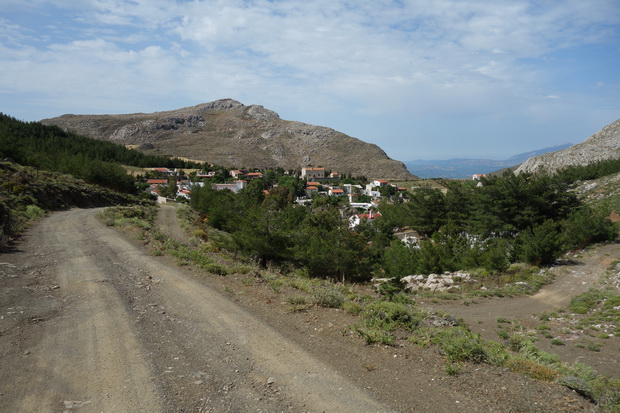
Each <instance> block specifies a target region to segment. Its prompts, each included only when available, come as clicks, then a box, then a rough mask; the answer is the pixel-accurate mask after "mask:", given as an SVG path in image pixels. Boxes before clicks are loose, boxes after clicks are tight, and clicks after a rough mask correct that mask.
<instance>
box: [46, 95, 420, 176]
mask: <svg viewBox="0 0 620 413" xmlns="http://www.w3.org/2000/svg"><path fill="white" fill-rule="evenodd" d="M41 123H44V124H47V125H57V126H59V127H61V128H63V129H66V130H69V131H71V132H75V133H78V134H81V135H86V136H89V137H93V138H96V139H102V140H109V141H113V142H116V143H120V144H123V145H135V146H136V147H137V148H138V149H139V150H141V151H143V152H147V153H151V154H160V155H172V156H178V157H186V158H190V159H195V160H201V161H206V162H210V163H212V164H216V165H222V166H226V167H246V168H261V169H264V168H277V167H281V168H284V169H286V170H290V169H296V170H298V169H301V168H302V167H304V166H309V165H312V166H322V167H325V168H326V169H328V170H332V171H337V172H340V173H341V174H345V173H346V174H352V175H354V176H360V175H364V176H367V177H369V178H386V179H413V178H415V176H413V175H411V174H410V173H409V172H408V171H407V168H406V167H405V165H404V164H403V163H402V162H399V161H395V160H393V159H390V158H389V157H388V156H387V155H386V154H385V152H384V151H383V150H382V149H381V148H379V147H378V146H377V145H373V144H369V143H366V142H362V141H361V140H359V139H356V138H352V137H350V136H348V135H345V134H343V133H340V132H337V131H335V130H333V129H330V128H326V127H322V126H314V125H309V124H305V123H301V122H294V121H286V120H283V119H280V117H279V115H278V114H277V113H275V112H273V111H270V110H268V109H265V108H263V107H262V106H258V105H250V106H245V105H243V104H242V103H240V102H238V101H236V100H232V99H221V100H217V101H214V102H209V103H204V104H200V105H197V106H193V107H188V108H182V109H178V110H173V111H166V112H156V113H150V114H144V113H137V114H126V115H63V116H60V117H57V118H52V119H44V120H42V121H41Z"/></svg>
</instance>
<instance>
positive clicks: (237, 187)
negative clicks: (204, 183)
mask: <svg viewBox="0 0 620 413" xmlns="http://www.w3.org/2000/svg"><path fill="white" fill-rule="evenodd" d="M246 185H247V182H246V181H242V180H238V181H233V182H232V183H225V184H213V186H212V188H213V189H215V190H217V191H223V190H224V189H229V190H231V191H233V192H234V193H237V192H239V191H241V190H242V189H243V188H245V187H246Z"/></svg>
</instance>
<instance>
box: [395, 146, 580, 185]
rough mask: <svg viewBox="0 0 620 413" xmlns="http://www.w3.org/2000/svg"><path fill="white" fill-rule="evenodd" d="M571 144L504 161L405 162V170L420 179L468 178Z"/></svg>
mask: <svg viewBox="0 0 620 413" xmlns="http://www.w3.org/2000/svg"><path fill="white" fill-rule="evenodd" d="M570 145H571V144H570V143H566V144H563V145H558V146H552V147H549V148H544V149H539V150H536V151H530V152H524V153H520V154H518V155H514V156H511V157H510V158H508V159H506V160H491V159H468V158H454V159H446V160H430V161H429V160H414V161H408V162H405V165H406V166H407V169H409V171H410V172H411V173H413V174H415V175H417V176H419V177H420V178H450V179H464V178H470V177H471V176H472V175H473V174H488V173H491V172H495V171H497V170H499V169H504V168H510V167H513V166H517V165H519V164H521V163H523V162H525V161H526V160H527V159H529V158H531V157H532V156H537V155H542V154H545V153H548V152H554V151H559V150H562V149H565V148H568V147H569V146H570Z"/></svg>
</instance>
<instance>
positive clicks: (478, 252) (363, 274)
mask: <svg viewBox="0 0 620 413" xmlns="http://www.w3.org/2000/svg"><path fill="white" fill-rule="evenodd" d="M619 166H620V163H619ZM592 169H596V168H592ZM600 170H608V169H605V168H601V169H600ZM567 174H572V176H576V174H575V168H571V170H569V171H568V172H567ZM579 176H583V175H579ZM573 182H574V181H573V180H572V179H570V178H569V177H568V176H567V175H563V174H562V173H558V174H556V175H553V176H550V175H531V174H521V175H514V174H512V173H510V172H507V173H504V174H503V175H501V176H492V177H488V178H484V179H483V180H482V181H481V186H476V185H475V183H472V182H464V181H446V182H444V185H445V186H446V187H447V191H441V190H438V189H431V188H428V187H422V188H418V189H416V190H412V191H408V192H407V194H406V195H405V196H404V197H401V198H395V197H393V198H392V199H391V200H385V201H383V202H382V203H381V204H380V206H379V212H380V213H381V214H382V217H381V218H380V219H377V220H375V221H373V222H371V223H369V222H362V224H360V225H359V226H357V227H356V228H355V229H354V230H351V229H350V228H349V224H348V217H349V216H351V215H352V214H354V213H356V212H357V211H355V210H353V209H351V208H350V207H349V208H347V206H346V204H345V203H344V202H341V201H340V200H339V198H336V197H315V198H314V199H313V201H312V204H311V206H309V207H302V206H299V205H295V204H294V200H295V193H296V192H297V191H298V190H299V186H297V187H295V186H287V185H283V186H278V187H276V188H274V189H272V190H271V191H270V192H269V193H268V194H265V193H264V192H263V189H264V188H263V187H262V186H261V184H260V183H259V182H258V181H257V182H251V185H249V186H248V187H247V188H245V189H244V190H242V191H240V192H239V193H238V194H234V193H232V192H230V191H216V190H214V189H212V188H210V187H208V186H205V187H202V188H196V189H194V190H193V192H192V199H191V206H192V207H193V208H194V209H195V210H196V211H198V212H200V213H201V214H203V217H204V218H205V219H206V221H207V223H208V225H211V226H213V227H214V228H217V229H219V230H223V231H226V232H228V233H230V234H232V236H231V238H232V245H231V248H233V249H235V250H236V251H238V252H241V253H243V254H246V255H247V256H250V257H254V258H255V259H256V260H257V261H259V262H260V263H261V264H263V265H266V264H267V263H269V262H271V263H275V264H287V265H288V264H292V265H295V266H298V267H300V268H304V269H305V271H307V272H308V274H309V275H310V276H314V277H323V278H334V279H338V280H343V279H344V280H367V279H369V278H370V277H371V276H390V277H402V276H406V275H410V274H429V273H441V272H443V271H456V270H467V269H481V268H482V269H485V270H486V271H488V272H489V273H496V274H497V273H500V272H502V271H505V270H506V269H507V268H508V267H509V265H510V264H511V263H514V262H517V261H524V262H528V263H530V264H534V265H549V264H552V263H553V262H554V261H555V260H556V259H557V258H558V257H559V256H560V255H561V254H562V253H564V252H565V251H568V250H571V249H578V248H583V247H585V246H586V245H589V244H591V243H594V242H601V241H606V240H610V239H613V238H614V237H615V233H616V231H615V227H614V225H613V224H612V222H611V221H610V220H609V219H607V218H606V216H607V215H609V212H610V211H601V210H593V209H592V208H591V207H589V206H588V205H586V204H584V203H583V202H581V201H580V200H579V199H578V198H577V196H576V195H575V194H574V192H573V191H571V185H572V183H573ZM403 228H410V229H414V230H416V231H417V232H418V233H419V235H420V238H421V240H420V241H419V242H418V243H417V244H415V245H407V244H405V243H403V242H401V241H398V240H395V239H394V232H395V231H396V230H398V229H403Z"/></svg>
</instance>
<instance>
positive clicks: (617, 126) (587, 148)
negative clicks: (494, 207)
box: [515, 119, 620, 173]
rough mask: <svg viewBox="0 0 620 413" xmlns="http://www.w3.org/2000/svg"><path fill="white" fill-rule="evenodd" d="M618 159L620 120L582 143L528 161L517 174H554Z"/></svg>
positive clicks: (619, 150) (518, 169) (619, 152)
mask: <svg viewBox="0 0 620 413" xmlns="http://www.w3.org/2000/svg"><path fill="white" fill-rule="evenodd" d="M617 158H620V119H619V120H617V121H615V122H614V123H612V124H610V125H607V126H605V127H604V128H603V129H601V130H600V131H598V132H597V133H595V134H594V135H592V136H590V137H589V138H588V139H586V140H585V141H583V142H582V143H579V144H577V145H573V146H571V147H569V148H566V149H563V150H561V151H557V152H551V153H546V154H544V155H540V156H535V157H533V158H530V159H528V160H527V161H525V162H524V163H523V164H522V165H521V166H519V168H517V170H516V171H515V173H522V172H532V173H538V172H547V173H552V172H554V171H557V170H558V169H561V168H564V167H567V166H570V165H587V164H589V163H593V162H597V161H602V160H606V159H617Z"/></svg>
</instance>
